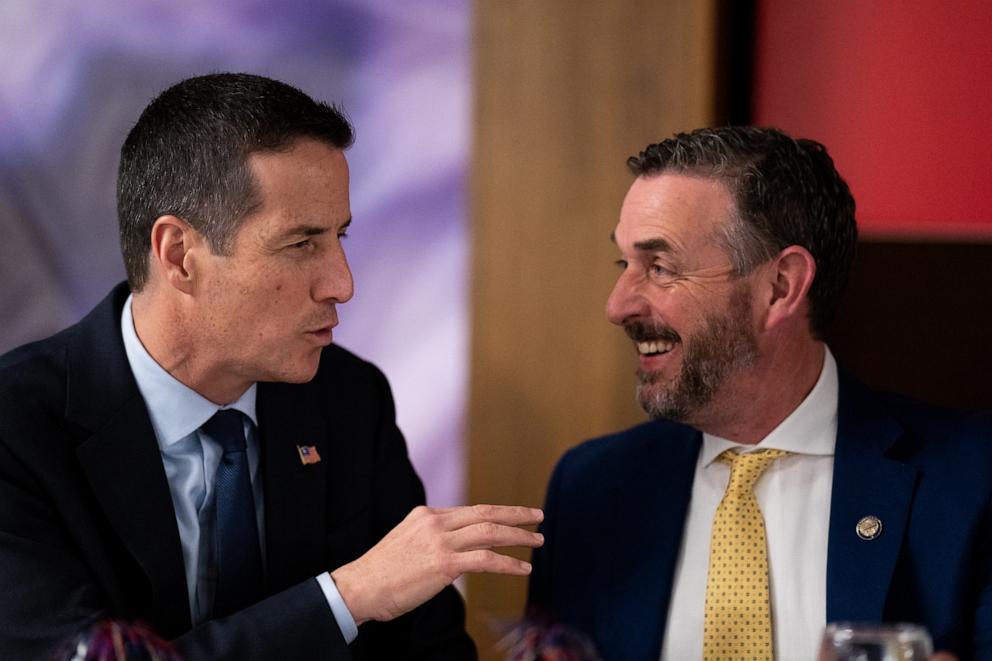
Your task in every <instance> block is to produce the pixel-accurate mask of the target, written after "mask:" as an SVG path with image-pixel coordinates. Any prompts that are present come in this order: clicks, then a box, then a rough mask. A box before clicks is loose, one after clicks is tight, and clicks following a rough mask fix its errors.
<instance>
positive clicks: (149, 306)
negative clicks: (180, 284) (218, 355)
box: [131, 292, 252, 405]
mask: <svg viewBox="0 0 992 661" xmlns="http://www.w3.org/2000/svg"><path fill="white" fill-rule="evenodd" d="M131 314H132V316H133V318H134V330H135V333H136V334H137V336H138V339H139V340H140V341H141V344H142V346H144V347H145V350H146V351H147V352H148V355H150V356H151V357H152V358H153V359H154V360H155V362H156V363H158V364H159V365H160V366H161V367H162V369H164V370H165V371H166V372H168V373H169V374H170V375H172V377H173V378H175V379H176V380H177V381H179V382H180V383H182V384H183V385H185V386H187V387H188V388H191V389H192V390H195V391H196V392H197V393H199V394H200V395H202V396H203V397H205V398H207V399H208V400H210V401H211V402H214V403H215V404H220V405H225V404H230V403H232V402H235V401H237V400H238V398H239V397H241V395H243V394H244V393H245V391H246V390H248V388H249V387H251V385H252V382H251V381H248V380H245V379H241V378H238V377H236V376H232V375H230V374H229V373H228V371H226V370H225V369H224V365H223V364H221V363H220V362H218V361H216V360H212V359H211V358H210V354H211V353H212V352H209V351H204V348H203V343H202V342H201V341H199V340H198V339H197V335H196V332H195V324H193V323H191V322H190V320H189V319H188V318H187V316H186V315H185V314H183V311H182V309H181V308H180V307H179V306H178V305H174V304H170V302H167V301H162V300H160V298H159V297H157V296H156V295H155V294H154V293H151V292H147V293H145V292H141V293H136V294H134V295H133V298H132V299H131Z"/></svg>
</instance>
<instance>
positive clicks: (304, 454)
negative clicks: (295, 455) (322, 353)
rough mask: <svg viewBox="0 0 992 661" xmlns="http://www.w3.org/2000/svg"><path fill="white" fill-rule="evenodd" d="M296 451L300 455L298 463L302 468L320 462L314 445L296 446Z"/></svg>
mask: <svg viewBox="0 0 992 661" xmlns="http://www.w3.org/2000/svg"><path fill="white" fill-rule="evenodd" d="M296 451H297V452H299V453H300V463H301V464H303V465H304V466H308V465H310V464H316V463H317V462H319V461H320V453H319V452H317V446H316V445H297V446H296Z"/></svg>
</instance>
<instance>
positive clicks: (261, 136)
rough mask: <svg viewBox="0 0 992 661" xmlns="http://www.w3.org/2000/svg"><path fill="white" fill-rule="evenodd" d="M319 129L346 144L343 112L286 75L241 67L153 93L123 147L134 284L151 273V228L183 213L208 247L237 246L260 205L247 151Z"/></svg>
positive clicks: (121, 212)
mask: <svg viewBox="0 0 992 661" xmlns="http://www.w3.org/2000/svg"><path fill="white" fill-rule="evenodd" d="M301 138H313V139H316V140H320V141H322V142H325V143H327V144H328V145H330V146H333V147H336V148H339V149H346V148H348V147H349V146H350V145H351V142H352V140H353V138H354V133H353V131H352V128H351V125H350V124H349V123H348V121H347V120H346V119H345V118H344V116H343V115H342V113H341V112H340V111H339V110H338V109H336V108H334V107H332V106H329V105H327V104H325V103H320V102H317V101H314V100H313V99H311V98H310V97H309V96H307V95H306V94H305V93H303V92H301V91H300V90H298V89H296V88H295V87H291V86H289V85H287V84H285V83H281V82H279V81H277V80H272V79H270V78H264V77H262V76H253V75H250V74H243V73H218V74H211V75H207V76H199V77H197V78H189V79H187V80H184V81H182V82H181V83H178V84H176V85H174V86H172V87H170V88H169V89H167V90H165V91H164V92H162V93H161V94H160V95H159V96H158V97H157V98H155V99H154V100H153V101H152V102H151V103H150V104H149V105H148V107H147V108H145V110H144V112H142V113H141V117H140V118H139V119H138V122H137V124H135V126H134V128H133V129H131V132H130V133H129V134H128V136H127V140H125V141H124V146H123V147H121V163H120V170H119V172H118V177H117V217H118V222H119V224H120V237H121V252H122V253H123V255H124V266H125V268H126V270H127V279H128V284H129V285H130V287H131V290H132V291H140V290H141V289H142V287H144V285H145V283H146V281H147V279H148V252H149V250H150V248H151V229H152V225H153V224H154V223H155V220H156V219H157V218H159V217H160V216H163V215H173V216H177V217H179V218H182V219H183V220H185V221H186V222H187V223H189V224H190V225H191V226H192V227H194V228H195V229H196V230H197V231H198V232H200V233H201V234H203V235H204V236H205V237H206V239H207V241H208V243H209V245H210V249H211V250H212V251H213V252H214V253H216V254H221V255H226V254H230V250H231V247H232V245H233V242H234V236H235V234H236V233H237V230H238V227H239V226H240V224H241V221H242V220H243V219H244V218H245V217H246V216H247V215H248V214H250V213H251V212H252V210H254V209H255V208H257V206H258V205H259V204H260V202H261V200H259V195H258V190H257V186H256V185H255V181H254V178H253V177H252V173H251V168H250V167H249V164H248V156H249V155H251V154H252V153H257V152H273V151H282V150H286V149H290V148H291V147H292V146H293V143H294V142H295V141H296V140H298V139H301Z"/></svg>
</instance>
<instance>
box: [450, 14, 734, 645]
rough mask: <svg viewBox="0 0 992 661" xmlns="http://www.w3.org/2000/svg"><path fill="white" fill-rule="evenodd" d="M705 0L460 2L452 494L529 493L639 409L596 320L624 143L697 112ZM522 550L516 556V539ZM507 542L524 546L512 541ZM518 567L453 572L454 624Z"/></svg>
mask: <svg viewBox="0 0 992 661" xmlns="http://www.w3.org/2000/svg"><path fill="white" fill-rule="evenodd" d="M714 6H715V5H714V2H713V1H712V0H703V1H690V0H670V1H659V0H626V1H623V2H599V1H595V0H581V1H576V0H483V1H481V2H478V3H477V4H476V18H475V23H476V28H475V35H476V36H475V39H476V41H475V44H476V48H475V58H476V61H475V73H476V76H475V81H476V95H475V134H474V155H473V171H472V178H471V186H472V192H471V223H472V225H471V226H472V235H473V236H472V249H473V262H472V286H471V297H472V298H471V306H472V323H473V328H472V349H471V370H470V388H471V393H470V405H469V420H468V424H467V429H468V433H469V500H470V501H471V502H492V503H521V504H533V505H539V504H541V503H542V502H543V499H544V489H545V485H546V483H547V479H548V477H549V475H550V471H551V468H552V466H553V465H554V462H555V461H556V460H557V458H558V457H559V456H560V455H561V454H562V452H563V451H564V450H566V449H567V448H568V447H570V446H572V445H574V444H576V443H578V442H579V441H581V440H583V439H585V438H589V437H591V436H595V435H599V434H602V433H605V432H609V431H612V430H616V429H619V428H622V427H625V426H628V425H630V424H632V423H635V422H637V421H639V420H641V419H642V414H641V412H640V410H639V409H638V408H637V406H636V404H635V403H634V377H633V371H634V358H633V354H632V352H631V349H630V347H629V344H628V343H627V342H626V341H625V340H624V338H623V334H622V333H621V332H620V331H619V330H617V329H616V328H614V327H612V326H611V325H610V324H609V323H608V322H607V321H606V320H605V318H604V313H603V309H604V305H605V302H606V297H607V294H608V293H609V291H610V288H611V287H612V285H613V281H614V279H615V278H616V275H617V271H616V267H615V266H614V265H613V261H614V260H615V259H616V254H615V251H614V250H613V248H612V246H611V244H610V242H609V234H610V231H611V230H612V228H613V226H614V224H615V223H616V218H617V214H618V212H619V208H620V203H621V201H622V199H623V195H624V193H625V192H626V189H627V187H628V186H629V185H630V182H631V177H630V175H629V174H628V173H627V170H626V166H625V164H624V162H625V160H626V158H627V156H629V155H631V154H633V153H636V152H637V151H639V150H640V149H641V148H642V147H644V146H645V145H647V144H648V143H650V142H656V141H658V140H660V139H662V138H664V137H666V136H668V135H670V134H671V133H673V132H674V131H677V130H688V129H692V128H695V127H697V126H702V125H706V124H708V123H710V122H711V121H712V107H713V98H714V94H713V80H714V51H715V49H714V31H715V16H714V14H715V9H714ZM524 555H525V554H524ZM522 557H523V555H522ZM525 589H526V581H525V580H523V579H515V578H507V577H485V576H473V577H469V579H468V582H467V595H468V604H469V626H470V630H471V631H472V633H473V635H474V636H475V638H476V640H477V642H478V643H479V645H480V652H481V654H482V658H483V659H496V658H499V656H498V655H497V654H496V653H495V652H494V651H493V648H492V646H493V641H494V636H493V633H492V631H493V629H492V625H493V624H494V623H497V622H500V621H507V620H513V619H515V618H517V617H519V615H520V614H521V610H522V608H523V602H524V592H525Z"/></svg>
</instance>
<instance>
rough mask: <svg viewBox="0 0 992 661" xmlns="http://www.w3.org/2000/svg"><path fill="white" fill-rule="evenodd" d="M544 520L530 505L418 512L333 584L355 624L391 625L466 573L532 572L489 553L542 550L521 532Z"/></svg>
mask: <svg viewBox="0 0 992 661" xmlns="http://www.w3.org/2000/svg"><path fill="white" fill-rule="evenodd" d="M543 518H544V513H543V512H542V511H541V510H539V509H532V508H530V507H515V506H505V505H473V506H469V507H448V508H443V509H436V508H429V507H417V508H415V509H413V510H412V511H411V512H410V513H409V514H408V515H407V517H406V518H405V519H403V520H402V521H401V522H400V523H399V525H397V526H396V527H395V528H393V529H392V530H390V531H389V533H388V534H387V535H386V536H385V537H383V538H382V540H380V541H379V543H378V544H376V545H375V546H373V547H372V548H371V549H369V551H368V552H367V553H366V554H365V555H363V556H362V557H360V558H358V559H357V560H355V561H354V562H350V563H348V564H346V565H344V566H343V567H340V568H339V569H336V570H335V571H333V572H331V578H332V579H333V580H334V583H335V585H336V586H337V588H338V592H340V593H341V598H342V599H344V602H345V604H346V605H347V606H348V610H349V611H351V615H352V617H354V618H355V622H357V623H358V624H361V623H362V622H366V621H368V620H391V619H393V618H395V617H399V616H400V615H402V614H403V613H406V612H407V611H410V610H413V609H414V608H416V607H417V606H419V605H420V604H422V603H424V602H425V601H427V600H428V599H430V598H431V597H433V596H434V595H436V594H437V593H438V592H440V591H441V590H442V589H444V588H445V587H446V586H448V585H450V584H451V583H452V582H453V581H454V580H455V579H456V578H458V577H459V576H461V575H462V574H465V573H469V572H489V573H494V574H512V575H516V576H524V575H527V574H529V573H530V563H528V562H524V561H522V560H517V559H516V558H512V557H510V556H507V555H503V554H501V553H497V552H495V551H493V550H492V549H494V548H500V547H507V546H529V547H531V548H534V547H538V546H540V545H541V544H543V543H544V536H543V535H541V534H540V533H536V532H530V531H529V530H523V529H522V528H520V527H518V526H527V525H533V524H536V523H540V522H541V520H542V519H543Z"/></svg>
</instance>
